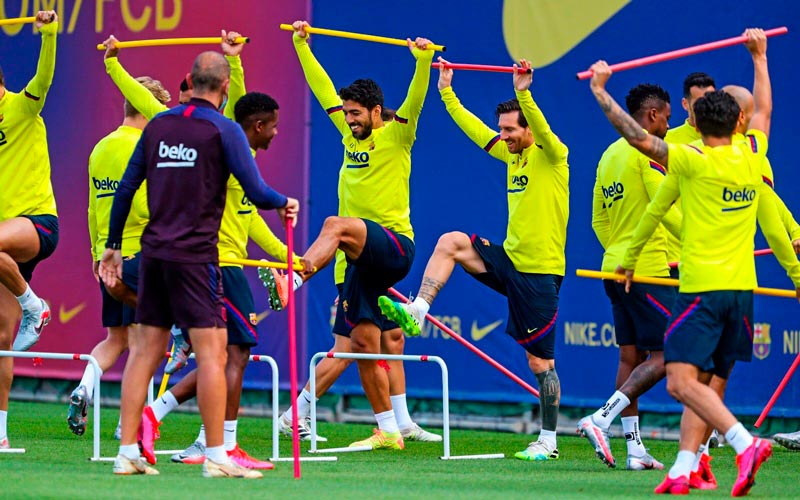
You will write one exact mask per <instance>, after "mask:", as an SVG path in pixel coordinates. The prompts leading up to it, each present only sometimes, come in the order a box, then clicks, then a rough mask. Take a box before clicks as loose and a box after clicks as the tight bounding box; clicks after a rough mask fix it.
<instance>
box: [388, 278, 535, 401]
mask: <svg viewBox="0 0 800 500" xmlns="http://www.w3.org/2000/svg"><path fill="white" fill-rule="evenodd" d="M389 293H391V294H392V295H394V296H395V297H397V298H398V299H400V300H404V301H406V302H411V301H410V300H408V299H407V298H406V297H405V296H404V295H403V294H402V293H400V292H398V291H397V290H395V289H394V288H390V289H389ZM425 318H426V319H427V320H428V321H430V322H431V323H433V324H434V325H436V327H437V328H439V329H440V330H441V331H443V332H444V333H446V334H448V335H450V336H451V337H453V339H455V340H456V341H457V342H458V343H459V344H461V345H463V346H464V347H466V348H467V349H469V350H470V351H472V352H473V353H475V354H477V355H478V357H479V358H481V359H482V360H484V361H486V362H487V363H489V364H490V365H492V366H493V367H495V368H497V369H498V370H500V372H501V373H502V374H503V375H505V376H506V377H508V378H510V379H511V380H513V381H514V382H516V383H517V384H519V385H520V387H522V388H523V389H525V390H526V391H528V392H530V393H531V394H533V395H534V396H536V397H537V398H538V397H539V391H537V390H536V389H534V388H533V387H531V386H530V384H528V383H527V382H525V381H524V380H522V379H521V378H519V377H517V376H516V375H514V374H513V373H512V372H511V371H510V370H509V369H508V368H506V367H505V366H503V365H501V364H500V363H498V362H497V361H495V360H493V359H492V358H491V357H489V355H488V354H486V353H485V352H483V351H481V350H480V349H478V348H477V347H475V346H474V345H472V344H470V343H469V341H467V340H466V339H465V338H464V337H462V336H461V335H459V334H457V333H456V332H454V331H453V330H452V329H450V328H447V327H446V326H445V325H444V324H443V323H442V322H441V321H439V320H438V319H436V318H434V317H433V316H431V315H430V314H426V315H425Z"/></svg>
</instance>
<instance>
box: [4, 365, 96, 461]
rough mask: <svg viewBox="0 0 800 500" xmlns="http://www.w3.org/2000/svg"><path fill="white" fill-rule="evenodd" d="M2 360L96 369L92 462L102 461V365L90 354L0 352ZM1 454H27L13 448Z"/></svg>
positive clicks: (93, 401) (23, 449)
mask: <svg viewBox="0 0 800 500" xmlns="http://www.w3.org/2000/svg"><path fill="white" fill-rule="evenodd" d="M0 358H27V359H61V360H72V361H86V362H88V363H91V365H92V366H93V367H94V393H93V394H92V409H93V412H94V417H93V418H94V421H93V422H92V433H93V437H92V458H91V459H92V460H99V459H100V365H99V364H97V360H96V359H95V358H94V356H92V355H90V354H68V353H63V352H31V351H28V352H18V351H0ZM0 453H25V448H11V449H8V450H0Z"/></svg>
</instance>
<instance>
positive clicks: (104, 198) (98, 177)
mask: <svg viewBox="0 0 800 500" xmlns="http://www.w3.org/2000/svg"><path fill="white" fill-rule="evenodd" d="M136 82H137V83H138V84H139V85H141V86H142V87H144V88H146V89H147V90H148V91H149V92H150V94H151V95H152V97H153V99H155V100H156V101H157V102H158V103H160V104H166V103H167V102H168V101H169V100H170V95H169V92H167V91H166V90H165V89H164V87H163V86H162V85H161V82H159V81H158V80H153V79H152V78H150V77H147V76H143V77H139V78H137V79H136ZM124 108H125V118H124V119H123V121H122V125H121V126H120V127H119V128H117V129H116V130H115V131H114V132H112V133H110V134H108V135H107V136H105V137H104V138H103V139H102V140H101V141H100V142H98V143H97V145H96V146H95V147H94V149H93V150H92V154H91V156H90V157H89V239H90V242H91V249H92V261H93V265H92V271H93V273H94V275H95V278H96V279H97V280H98V281H99V282H100V277H99V275H98V274H97V271H98V267H99V265H100V257H101V256H102V255H103V251H104V250H105V244H106V240H107V239H108V221H109V218H110V216H111V201H112V197H113V196H114V192H115V191H116V188H117V186H118V185H119V181H120V179H122V174H123V173H124V172H125V168H126V167H127V166H128V160H130V158H131V155H132V154H133V150H134V148H135V147H136V143H137V142H138V141H139V138H140V137H141V135H142V129H144V127H145V125H147V121H148V118H147V117H145V116H144V115H143V114H142V113H141V112H139V110H138V109H136V108H135V107H134V106H133V105H132V104H131V103H130V102H129V101H128V100H127V99H126V100H125V105H124ZM147 219H148V211H147V193H146V191H145V187H144V186H142V187H141V188H140V189H139V191H137V192H136V195H135V196H134V198H133V209H132V211H131V214H130V216H129V217H128V219H127V220H126V221H125V228H124V229H123V231H122V255H123V256H124V259H123V263H122V280H120V281H118V282H117V285H118V286H117V290H115V291H111V292H109V291H108V290H107V289H106V287H105V285H103V283H102V282H100V294H101V297H102V301H103V302H102V303H103V308H102V311H103V312H102V314H103V317H102V320H103V326H104V327H106V329H107V332H108V334H107V336H106V338H105V340H103V341H102V342H100V343H99V344H97V345H96V346H95V347H94V349H92V352H91V354H92V356H94V358H95V359H96V360H97V363H98V364H99V365H100V370H101V372H100V375H101V376H102V374H103V372H104V371H106V370H108V369H109V368H111V367H112V366H113V365H114V363H116V362H117V359H119V357H120V356H121V355H122V353H123V352H124V351H125V350H126V349H127V348H128V332H129V330H130V329H132V328H135V326H134V324H133V320H134V315H135V312H136V304H135V300H136V298H135V295H134V297H133V302H134V303H133V304H125V303H124V302H121V301H119V300H117V299H116V298H114V296H112V294H115V295H124V294H127V293H135V292H136V290H137V288H138V282H139V252H140V251H141V244H140V242H139V240H140V238H141V236H142V232H143V231H144V227H145V225H146V224H147ZM94 375H95V373H94V366H93V365H91V364H87V365H86V370H84V372H83V378H81V381H80V383H79V384H78V387H77V388H75V390H74V391H72V395H71V396H70V402H69V410H68V411H67V424H68V425H69V429H70V430H71V431H72V432H73V433H74V434H77V435H78V436H81V435H83V433H84V432H85V431H86V406H87V405H88V403H89V402H90V401H91V399H92V398H93V395H94V380H95V379H94Z"/></svg>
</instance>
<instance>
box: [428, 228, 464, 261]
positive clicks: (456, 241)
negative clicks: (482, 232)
mask: <svg viewBox="0 0 800 500" xmlns="http://www.w3.org/2000/svg"><path fill="white" fill-rule="evenodd" d="M470 245H471V243H470V240H469V236H467V235H466V234H464V233H461V232H459V231H452V232H449V233H445V234H443V235H441V236H440V237H439V241H438V242H436V249H435V250H434V251H435V252H437V253H443V254H445V255H448V256H451V257H452V256H455V255H456V254H457V253H458V252H459V251H460V250H463V249H464V248H467V247H468V246H470Z"/></svg>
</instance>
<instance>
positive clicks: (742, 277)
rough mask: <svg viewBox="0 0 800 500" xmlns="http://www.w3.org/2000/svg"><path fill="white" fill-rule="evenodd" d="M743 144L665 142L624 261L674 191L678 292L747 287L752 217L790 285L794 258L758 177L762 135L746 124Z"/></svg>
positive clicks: (751, 282)
mask: <svg viewBox="0 0 800 500" xmlns="http://www.w3.org/2000/svg"><path fill="white" fill-rule="evenodd" d="M747 139H748V141H747V142H748V144H741V143H733V144H731V145H728V146H718V147H709V146H702V147H700V148H698V147H695V146H689V145H683V144H670V145H669V152H668V159H667V168H668V174H667V177H666V179H665V180H664V182H663V183H662V184H661V187H660V188H659V190H658V192H657V193H656V197H655V198H654V199H653V201H652V202H650V204H649V205H648V207H647V211H646V212H645V213H644V214H643V216H642V220H641V221H640V222H639V225H638V226H637V228H636V231H635V232H634V235H633V238H632V239H631V243H630V247H629V248H628V250H627V252H625V256H624V258H623V261H622V266H623V267H624V268H626V269H634V268H635V265H636V262H637V260H638V258H639V254H640V253H641V251H642V248H643V247H644V245H645V244H646V242H647V241H648V240H649V238H650V235H651V234H652V233H653V231H654V230H655V229H656V227H658V223H659V221H660V220H661V218H662V217H663V216H664V214H665V213H666V212H667V210H668V209H669V207H670V206H671V205H672V203H673V202H674V201H675V200H676V199H677V198H678V196H679V195H680V197H681V201H682V208H683V225H682V228H681V249H682V259H681V263H680V270H681V283H680V291H681V292H682V293H698V292H708V291H715V290H752V289H753V288H755V287H756V286H757V281H756V268H755V259H754V258H753V247H754V244H755V243H754V235H755V230H756V224H755V222H756V219H758V222H759V225H760V226H761V230H762V232H763V233H764V236H765V237H766V238H767V241H768V242H769V245H770V247H771V248H772V249H773V251H774V253H775V256H776V257H777V259H778V262H780V264H781V265H782V266H783V267H784V269H786V271H787V273H788V275H789V277H790V278H791V279H792V282H793V283H794V284H795V286H796V287H800V262H798V260H797V257H796V256H795V254H794V251H793V249H792V246H791V244H790V243H789V240H788V239H787V238H786V232H785V230H784V228H783V226H782V225H781V221H780V216H779V215H778V212H777V210H776V208H775V201H774V198H775V193H774V191H773V190H772V189H771V188H770V187H769V186H768V185H767V184H766V183H765V182H764V181H763V177H764V174H765V170H764V161H763V159H764V158H765V157H766V153H767V138H766V136H765V135H764V133H763V132H761V131H758V130H751V131H749V132H748V134H747Z"/></svg>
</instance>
